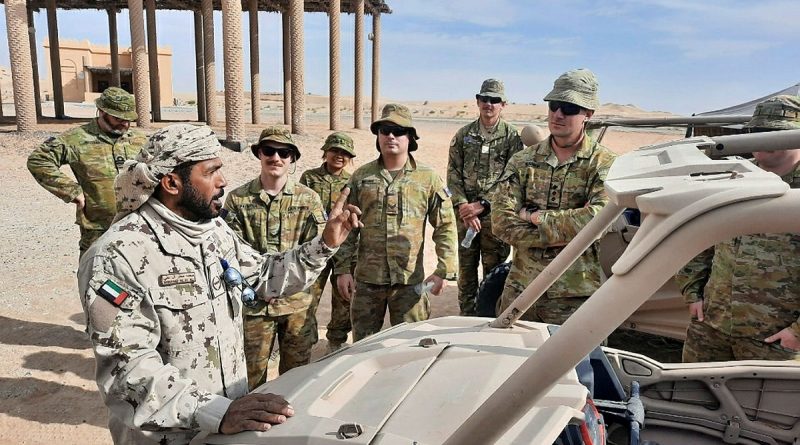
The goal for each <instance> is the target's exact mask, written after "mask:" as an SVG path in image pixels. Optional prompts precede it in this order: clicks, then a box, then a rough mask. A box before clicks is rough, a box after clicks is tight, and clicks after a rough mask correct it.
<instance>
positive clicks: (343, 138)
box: [322, 131, 356, 157]
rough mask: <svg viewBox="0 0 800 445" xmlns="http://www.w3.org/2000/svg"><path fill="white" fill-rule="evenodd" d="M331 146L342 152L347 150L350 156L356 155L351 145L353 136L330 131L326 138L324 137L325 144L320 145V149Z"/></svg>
mask: <svg viewBox="0 0 800 445" xmlns="http://www.w3.org/2000/svg"><path fill="white" fill-rule="evenodd" d="M331 148H338V149H340V150H342V151H344V152H347V154H349V155H350V156H352V157H356V151H355V148H354V146H353V138H351V137H350V136H348V135H347V134H345V133H342V132H340V131H337V132H335V133H331V134H330V135H328V137H327V138H325V144H324V145H323V146H322V151H328V150H330V149H331Z"/></svg>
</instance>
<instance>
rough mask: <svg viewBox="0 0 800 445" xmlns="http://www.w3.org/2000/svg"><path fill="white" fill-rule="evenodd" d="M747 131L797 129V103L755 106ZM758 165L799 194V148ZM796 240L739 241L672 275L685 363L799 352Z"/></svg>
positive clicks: (767, 155)
mask: <svg viewBox="0 0 800 445" xmlns="http://www.w3.org/2000/svg"><path fill="white" fill-rule="evenodd" d="M745 128H748V129H750V131H759V132H760V131H778V130H797V129H800V97H797V96H776V97H773V98H771V99H768V100H766V101H764V102H762V103H760V104H758V105H757V106H756V110H755V113H754V114H753V118H752V119H751V120H750V121H749V122H748V123H747V124H745ZM753 157H754V158H755V162H756V164H758V166H759V167H761V168H763V169H764V170H766V171H769V172H772V173H775V174H776V175H779V176H780V177H781V178H782V179H783V180H784V181H786V182H787V183H789V185H790V186H791V187H792V188H798V187H800V147H798V148H797V149H795V150H788V151H774V152H766V151H762V152H755V153H753ZM798 277H800V237H799V236H798V235H795V234H789V233H782V234H756V235H744V236H740V237H737V238H734V239H733V240H730V241H727V242H724V243H720V244H717V245H716V246H714V247H712V248H710V249H708V250H706V251H705V252H703V253H702V254H700V255H699V256H697V257H696V258H695V259H693V260H692V261H691V262H690V263H689V264H687V265H686V266H685V267H684V268H683V269H681V271H680V272H679V273H678V275H677V276H676V279H677V282H678V283H679V285H680V286H681V290H682V292H683V295H684V298H685V299H686V302H687V304H689V312H690V313H691V315H692V317H693V320H692V323H691V324H690V325H689V329H688V331H687V333H686V342H685V343H684V348H683V361H684V362H708V361H727V360H756V359H762V360H787V359H791V358H793V357H794V355H795V354H796V353H797V351H800V324H798V317H800V280H798Z"/></svg>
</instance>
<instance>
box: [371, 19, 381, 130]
mask: <svg viewBox="0 0 800 445" xmlns="http://www.w3.org/2000/svg"><path fill="white" fill-rule="evenodd" d="M380 52H381V13H380V12H378V11H377V10H374V11H372V114H371V116H372V121H371V122H375V121H376V120H378V117H380V114H379V113H380V109H379V108H378V100H379V99H380V98H379V92H378V89H379V86H380V79H381V77H380V73H381V58H380Z"/></svg>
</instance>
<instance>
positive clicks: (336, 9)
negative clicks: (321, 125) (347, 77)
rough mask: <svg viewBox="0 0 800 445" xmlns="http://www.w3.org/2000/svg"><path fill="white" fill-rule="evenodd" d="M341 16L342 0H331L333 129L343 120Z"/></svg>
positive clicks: (329, 17) (331, 100) (331, 124)
mask: <svg viewBox="0 0 800 445" xmlns="http://www.w3.org/2000/svg"><path fill="white" fill-rule="evenodd" d="M340 16H341V4H340V0H331V2H330V8H329V9H328V31H329V34H330V36H329V43H330V51H329V52H330V56H329V59H330V68H329V71H330V91H329V92H328V96H329V99H330V106H329V108H330V112H329V116H330V128H331V130H334V131H336V130H338V129H339V128H340V122H341V112H340V111H339V94H340V93H339V80H340V77H341V76H340V68H339V67H340V63H341V61H340V55H341V52H342V51H341V35H342V30H341V27H340V25H339V18H340Z"/></svg>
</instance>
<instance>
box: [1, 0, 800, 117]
mask: <svg viewBox="0 0 800 445" xmlns="http://www.w3.org/2000/svg"><path fill="white" fill-rule="evenodd" d="M387 3H388V4H389V6H390V7H391V8H392V10H393V13H392V14H391V15H384V16H383V17H382V20H381V24H382V29H381V40H382V45H381V96H382V97H383V98H384V99H401V100H458V99H465V98H471V97H472V96H473V95H474V94H475V93H476V92H477V90H478V89H479V87H480V83H481V81H482V80H483V79H485V78H487V77H497V78H499V79H502V80H503V81H505V83H506V91H507V94H508V96H509V99H510V100H511V101H513V102H521V103H540V102H542V98H543V97H544V95H545V94H546V93H547V92H548V91H549V88H550V87H551V86H552V82H553V80H554V79H555V78H556V77H557V76H558V75H559V74H561V73H562V72H564V71H566V70H569V69H572V68H589V69H591V70H592V71H594V72H595V74H597V76H598V78H599V80H600V100H601V102H603V103H606V102H613V103H618V104H634V105H636V106H638V107H641V108H643V109H646V110H659V111H670V112H674V113H680V114H690V113H693V112H701V111H707V110H711V109H716V108H722V107H725V106H729V105H733V104H736V103H739V102H743V101H746V100H751V99H754V98H757V97H760V96H764V95H766V94H769V93H772V92H774V91H778V90H780V89H783V88H785V87H788V86H790V85H793V84H795V83H798V82H800V70H798V66H800V62H798V60H800V57H799V56H800V45H798V43H797V35H798V31H797V24H798V23H800V6H798V3H797V0H763V1H752V0H744V1H742V0H727V1H721V0H720V1H712V0H707V1H695V0H650V1H646V0H607V1H602V2H599V1H587V0H564V1H560V2H544V1H533V0H492V1H488V0H387ZM192 17H193V16H192V13H191V12H188V11H159V12H158V20H157V26H158V38H159V45H161V46H169V47H171V48H172V50H173V69H174V73H173V77H174V85H173V87H174V90H175V91H176V92H193V91H195V89H194V88H195V75H194V72H195V71H194V34H193V19H192ZM58 20H59V36H60V37H61V38H69V39H78V40H84V39H88V40H90V41H91V42H93V43H95V44H107V43H108V25H107V20H106V14H105V12H99V11H66V10H62V11H59V13H58ZM35 21H36V35H37V39H38V42H37V43H38V46H39V60H40V71H41V75H42V77H43V78H45V77H48V75H47V73H46V72H45V69H46V68H45V62H44V52H43V49H42V43H43V42H44V39H45V38H46V36H47V21H46V16H45V14H44V11H42V13H37V14H36V15H35ZM259 21H260V25H259V26H260V28H261V37H260V43H261V51H260V53H261V89H262V90H263V91H280V88H281V85H282V83H281V80H280V79H281V78H282V77H281V76H282V75H281V71H280V69H281V59H280V54H281V46H280V45H281V31H280V29H281V28H280V15H279V14H277V13H266V12H262V13H261V15H260V20H259ZM353 22H354V16H353V15H352V14H347V15H343V17H342V18H341V26H342V40H341V41H342V56H341V62H342V79H341V82H342V83H341V85H342V94H345V95H352V93H353V40H354V39H353V26H354V25H353ZM128 24H129V22H128V15H127V11H123V12H122V13H121V14H120V15H119V17H118V26H119V38H120V46H129V45H130V32H129V28H128ZM215 25H216V28H217V32H216V40H217V44H216V47H217V53H218V55H217V69H218V72H217V83H218V87H219V89H222V86H223V78H222V76H223V74H222V33H221V15H220V13H216V14H215ZM371 28H372V20H371V17H370V16H366V19H365V31H366V32H367V33H368V32H370V31H371ZM242 30H243V35H244V36H245V38H246V36H247V35H248V33H247V18H246V13H245V14H244V15H243V24H242ZM0 32H1V33H2V35H3V37H5V33H6V19H5V9H4V8H1V9H0ZM2 40H6V39H5V38H3V39H2ZM244 48H245V50H247V48H248V45H247V44H246V43H245V44H244ZM364 48H365V61H366V63H365V70H364V79H365V85H364V90H363V93H364V94H365V97H368V95H369V94H370V81H371V80H370V79H371V75H370V73H371V62H370V60H371V59H370V57H371V48H372V47H371V43H370V42H366V44H365V45H364ZM305 54H306V60H305V67H306V77H305V88H306V91H307V92H309V93H313V94H323V95H325V94H327V93H328V19H327V16H326V15H325V14H322V13H314V14H305ZM244 60H245V66H244V67H243V70H244V71H245V72H249V67H248V66H247V63H248V61H249V56H248V55H247V54H246V55H245V58H244ZM8 64H9V62H8V47H7V45H5V44H4V45H0V65H3V66H8ZM247 78H248V77H247V76H245V79H247ZM245 89H248V90H249V85H245Z"/></svg>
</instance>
